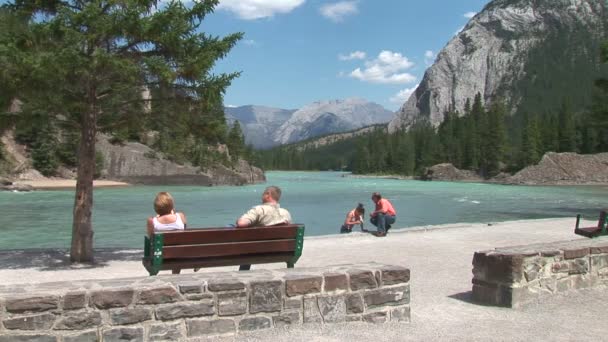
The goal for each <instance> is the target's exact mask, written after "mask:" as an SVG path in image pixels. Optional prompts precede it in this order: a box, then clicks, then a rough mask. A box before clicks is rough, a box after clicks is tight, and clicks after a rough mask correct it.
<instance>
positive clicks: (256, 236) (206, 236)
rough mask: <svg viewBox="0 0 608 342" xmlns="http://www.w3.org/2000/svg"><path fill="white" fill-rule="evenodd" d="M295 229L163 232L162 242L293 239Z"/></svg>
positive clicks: (209, 229)
mask: <svg viewBox="0 0 608 342" xmlns="http://www.w3.org/2000/svg"><path fill="white" fill-rule="evenodd" d="M297 229H298V226H297V225H285V226H274V227H263V228H206V229H196V228H195V229H192V228H188V229H186V230H185V231H169V232H163V240H164V245H165V246H173V245H185V244H192V245H194V244H201V243H224V242H241V241H259V240H283V239H293V238H295V236H296V234H297Z"/></svg>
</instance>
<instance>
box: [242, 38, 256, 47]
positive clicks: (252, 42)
mask: <svg viewBox="0 0 608 342" xmlns="http://www.w3.org/2000/svg"><path fill="white" fill-rule="evenodd" d="M243 44H245V45H249V46H254V45H257V44H258V43H257V42H256V41H255V40H253V39H245V40H243Z"/></svg>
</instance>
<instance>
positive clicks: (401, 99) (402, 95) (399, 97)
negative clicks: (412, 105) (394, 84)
mask: <svg viewBox="0 0 608 342" xmlns="http://www.w3.org/2000/svg"><path fill="white" fill-rule="evenodd" d="M416 88H418V85H417V84H416V85H415V86H413V87H411V88H405V89H403V90H401V91H399V92H398V93H397V94H395V96H393V97H391V98H390V101H391V102H392V103H396V104H400V105H401V104H404V103H405V102H406V101H407V99H409V98H410V95H412V94H413V93H414V91H416Z"/></svg>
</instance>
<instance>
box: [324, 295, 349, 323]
mask: <svg viewBox="0 0 608 342" xmlns="http://www.w3.org/2000/svg"><path fill="white" fill-rule="evenodd" d="M317 305H318V306H319V311H320V312H321V316H322V317H323V322H325V323H338V322H344V321H345V320H346V301H345V298H344V296H327V297H318V298H317Z"/></svg>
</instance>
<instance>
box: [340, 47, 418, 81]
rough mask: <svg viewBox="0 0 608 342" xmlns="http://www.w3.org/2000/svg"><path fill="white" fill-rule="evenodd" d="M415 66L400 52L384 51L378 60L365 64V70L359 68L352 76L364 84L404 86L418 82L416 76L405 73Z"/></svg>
mask: <svg viewBox="0 0 608 342" xmlns="http://www.w3.org/2000/svg"><path fill="white" fill-rule="evenodd" d="M412 66H414V63H412V62H411V61H410V60H409V59H407V57H404V56H403V55H401V54H400V53H398V52H392V51H387V50H384V51H382V52H380V54H379V55H378V58H376V59H374V60H373V61H367V62H365V68H364V69H361V68H357V69H355V70H353V71H352V72H351V73H350V76H351V77H353V78H356V79H358V80H361V81H364V82H371V83H383V84H404V83H412V82H415V81H416V76H414V75H412V74H410V73H407V72H405V71H406V70H407V69H409V68H411V67H412Z"/></svg>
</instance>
